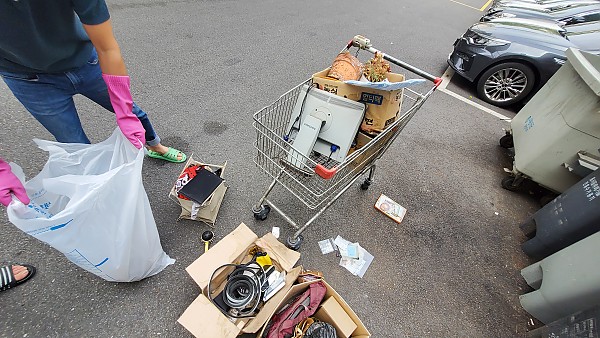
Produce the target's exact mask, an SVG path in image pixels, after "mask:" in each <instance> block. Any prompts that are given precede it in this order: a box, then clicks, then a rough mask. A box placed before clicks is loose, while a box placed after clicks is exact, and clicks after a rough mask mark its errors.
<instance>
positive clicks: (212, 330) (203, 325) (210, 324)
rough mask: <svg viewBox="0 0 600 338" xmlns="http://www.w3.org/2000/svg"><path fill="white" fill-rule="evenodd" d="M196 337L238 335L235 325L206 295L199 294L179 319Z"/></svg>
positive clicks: (226, 337) (238, 330) (225, 337)
mask: <svg viewBox="0 0 600 338" xmlns="http://www.w3.org/2000/svg"><path fill="white" fill-rule="evenodd" d="M177 321H178V322H179V324H181V325H183V327H185V328H186V329H187V330H188V331H190V332H191V333H192V334H193V335H194V336H196V337H223V338H229V337H231V338H233V337H237V335H238V334H239V333H240V329H239V328H238V327H237V326H235V324H234V323H232V322H231V321H230V320H229V319H228V318H227V317H225V316H223V314H222V313H221V311H220V310H219V309H218V308H216V307H215V306H214V305H213V304H212V303H211V302H210V300H208V298H206V297H204V295H200V296H198V298H196V300H194V302H192V304H190V306H188V308H187V309H186V310H185V312H184V313H183V314H182V315H181V317H179V319H178V320H177Z"/></svg>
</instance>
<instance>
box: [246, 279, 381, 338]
mask: <svg viewBox="0 0 600 338" xmlns="http://www.w3.org/2000/svg"><path fill="white" fill-rule="evenodd" d="M317 281H318V280H315V281H310V282H305V283H301V284H296V285H294V286H292V287H291V289H289V290H288V291H287V293H286V294H285V297H283V299H282V300H281V302H280V303H279V306H278V307H276V308H274V309H273V310H272V311H271V313H270V314H269V317H268V320H270V319H271V317H272V316H273V315H274V314H275V313H276V312H277V311H278V310H279V309H280V308H281V307H282V306H283V305H285V304H286V303H287V302H288V301H289V300H290V299H292V298H294V297H295V296H297V295H299V294H300V293H302V292H304V291H305V290H306V289H307V288H308V286H309V285H310V284H311V283H315V282H317ZM323 282H324V283H325V286H326V287H327V293H325V297H324V299H328V298H330V297H333V298H334V299H335V300H336V301H337V303H338V304H339V305H340V306H341V307H342V309H343V310H344V312H345V313H346V314H347V315H348V317H350V319H352V322H354V324H355V325H356V329H355V330H354V332H352V334H351V335H350V336H349V337H351V338H369V337H371V333H370V332H369V330H367V328H366V327H365V325H364V324H363V323H362V321H361V320H360V318H358V316H357V315H356V313H355V312H354V310H352V308H351V307H350V306H349V305H348V304H347V303H346V301H345V300H344V299H343V298H342V296H340V295H339V294H338V293H337V292H336V291H335V290H334V289H333V287H331V285H329V284H328V283H327V282H326V281H323ZM268 320H267V321H265V323H267V322H268ZM332 325H333V324H332ZM264 330H265V328H263V329H262V330H261V331H260V332H259V333H258V334H257V336H256V337H257V338H260V337H262V335H263V333H264Z"/></svg>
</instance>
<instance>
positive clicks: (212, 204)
mask: <svg viewBox="0 0 600 338" xmlns="http://www.w3.org/2000/svg"><path fill="white" fill-rule="evenodd" d="M193 165H205V166H207V167H208V169H209V170H211V171H213V172H215V171H217V170H219V169H221V174H220V175H219V176H220V177H224V176H223V175H224V174H225V167H226V166H227V162H225V163H223V164H222V165H215V164H207V163H202V162H198V161H196V160H194V159H193V158H192V156H190V157H189V159H188V161H187V162H186V164H185V166H184V167H183V169H182V170H181V173H180V174H179V176H177V177H180V176H181V174H183V171H184V170H185V169H186V168H189V167H190V166H193ZM226 192H227V186H226V185H225V183H223V184H221V185H220V186H219V187H218V188H217V189H216V190H215V192H214V193H213V195H212V196H211V197H210V198H209V199H208V200H207V201H206V203H205V204H204V205H203V206H201V207H200V208H199V209H198V211H197V213H196V215H195V217H192V214H193V212H192V205H193V203H194V202H193V201H190V200H184V199H181V198H179V197H177V191H176V190H175V185H173V187H172V188H171V191H170V192H169V198H170V199H172V200H173V201H175V202H176V203H177V204H179V205H180V206H181V214H180V215H179V218H178V219H177V220H180V219H190V220H193V221H201V222H204V223H206V224H208V225H209V226H211V227H214V225H215V221H216V219H217V215H218V214H219V209H220V208H221V203H222V202H223V198H224V197H225V193H226Z"/></svg>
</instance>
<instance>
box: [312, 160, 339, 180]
mask: <svg viewBox="0 0 600 338" xmlns="http://www.w3.org/2000/svg"><path fill="white" fill-rule="evenodd" d="M336 172H337V168H336V167H333V168H331V169H327V168H325V167H324V166H323V165H322V164H317V166H316V167H315V173H317V175H319V176H321V177H322V178H324V179H326V180H328V179H330V178H332V177H333V175H335V173H336Z"/></svg>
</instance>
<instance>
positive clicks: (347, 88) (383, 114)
mask: <svg viewBox="0 0 600 338" xmlns="http://www.w3.org/2000/svg"><path fill="white" fill-rule="evenodd" d="M328 72H329V68H327V69H325V70H323V71H320V72H318V73H315V74H313V76H312V80H313V83H315V84H317V87H318V88H319V89H322V90H325V91H328V92H330V93H333V94H336V95H339V96H343V97H345V98H347V99H350V100H353V101H359V102H364V103H365V104H367V111H366V113H365V117H364V119H363V122H362V124H361V126H360V130H362V131H364V132H366V133H371V134H373V133H379V132H381V131H382V130H384V129H385V128H386V127H387V126H389V125H390V124H392V123H393V122H394V121H396V117H397V116H398V113H399V111H400V106H401V105H402V95H403V90H402V89H398V90H393V91H384V90H378V89H369V88H363V87H358V86H353V85H349V84H346V83H344V82H342V81H338V80H336V79H333V78H330V77H327V73H328ZM387 78H388V80H389V81H390V82H402V81H404V75H402V74H396V73H388V74H387Z"/></svg>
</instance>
